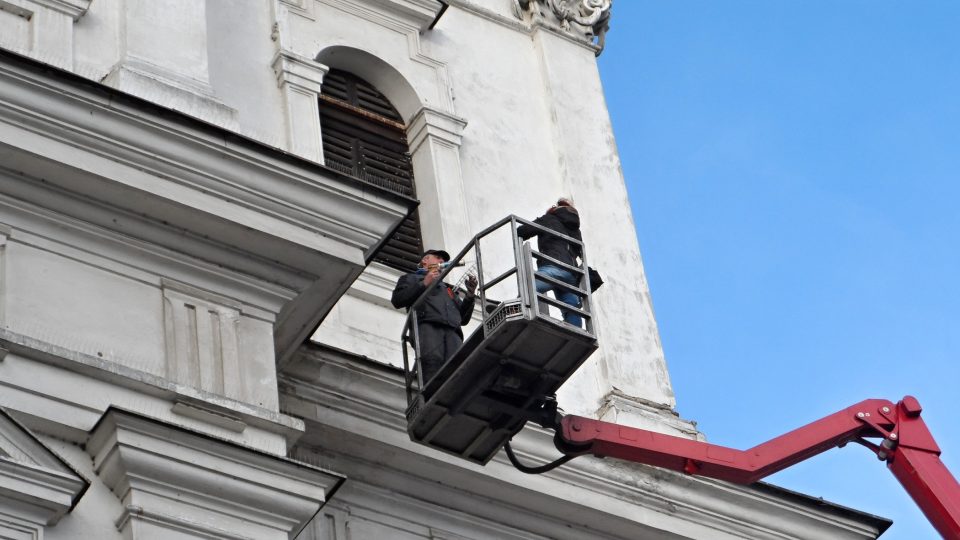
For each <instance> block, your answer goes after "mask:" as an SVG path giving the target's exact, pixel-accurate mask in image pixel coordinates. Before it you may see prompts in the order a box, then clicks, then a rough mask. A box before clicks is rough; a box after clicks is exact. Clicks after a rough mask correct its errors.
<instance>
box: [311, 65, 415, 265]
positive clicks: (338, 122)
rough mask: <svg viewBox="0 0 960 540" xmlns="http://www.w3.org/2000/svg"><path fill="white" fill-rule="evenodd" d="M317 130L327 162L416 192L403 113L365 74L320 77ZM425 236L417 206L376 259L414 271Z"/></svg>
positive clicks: (402, 190)
mask: <svg viewBox="0 0 960 540" xmlns="http://www.w3.org/2000/svg"><path fill="white" fill-rule="evenodd" d="M320 131H321V133H322V134H323V157H324V161H325V162H326V164H327V166H328V167H331V168H333V169H336V170H338V171H340V172H343V173H345V174H349V175H350V176H354V177H356V178H359V179H360V180H363V181H364V182H369V183H371V184H374V185H377V186H380V187H382V188H385V189H388V190H390V191H393V192H396V193H400V194H403V195H406V196H408V197H414V198H415V197H416V189H415V187H414V183H413V166H412V164H411V162H410V147H409V145H408V144H407V133H406V126H404V124H403V118H402V117H401V116H400V114H399V113H398V112H397V110H396V109H395V108H394V107H393V105H391V104H390V101H389V100H387V98H386V97H385V96H384V95H383V94H381V93H380V92H378V91H377V89H376V88H374V87H373V86H371V85H370V84H369V83H367V82H366V81H364V80H363V79H361V78H359V77H356V76H354V75H352V74H350V73H347V72H345V71H340V70H335V69H334V70H330V72H329V73H327V74H326V75H325V76H324V78H323V91H322V93H321V95H320ZM422 253H423V241H422V240H421V236H420V220H419V218H418V216H417V213H416V212H415V213H414V214H413V215H412V216H410V217H409V218H407V219H406V220H404V222H403V224H401V225H400V228H399V229H398V230H397V232H396V233H395V234H394V236H393V237H392V238H390V240H389V241H387V243H386V244H385V245H384V246H383V247H382V248H381V249H380V251H379V252H378V253H377V255H376V256H375V257H374V260H376V261H379V262H382V263H384V264H386V265H387V266H391V267H393V268H397V269H399V270H403V271H405V272H409V271H412V270H413V269H415V268H416V267H417V263H419V262H420V255H421V254H422Z"/></svg>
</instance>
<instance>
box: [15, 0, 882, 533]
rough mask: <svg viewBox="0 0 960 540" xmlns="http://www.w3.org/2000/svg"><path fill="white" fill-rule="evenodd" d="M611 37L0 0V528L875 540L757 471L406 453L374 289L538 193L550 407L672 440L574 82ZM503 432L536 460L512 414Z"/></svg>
mask: <svg viewBox="0 0 960 540" xmlns="http://www.w3.org/2000/svg"><path fill="white" fill-rule="evenodd" d="M611 25H613V26H614V27H615V25H616V16H615V13H614V10H613V8H612V6H611V1H610V0H447V1H439V0H0V539H16V540H20V539H35V540H41V539H46V540H68V539H84V540H85V539H90V540H120V539H125V540H143V539H149V540H161V539H162V540H167V539H172V540H186V539H214V538H216V539H220V538H225V539H255V540H260V539H264V540H274V539H276V540H280V539H291V540H292V539H294V538H299V539H301V540H348V539H349V540H367V539H370V540H385V539H390V540H393V539H397V540H427V539H436V540H521V539H522V540H534V539H548V538H550V539H571V540H573V539H577V540H580V539H610V540H613V539H624V540H626V539H637V538H644V539H664V540H666V539H708V540H714V539H718V540H724V539H744V538H746V539H770V540H774V539H776V540H784V539H791V538H803V539H850V540H854V539H868V538H877V537H878V536H879V535H881V534H882V533H883V531H884V530H885V529H886V528H887V527H888V526H889V521H887V520H885V519H882V518H878V517H875V516H871V515H868V514H865V513H862V512H858V511H855V510H851V509H846V508H843V507H840V506H837V505H832V504H829V503H825V502H824V501H822V500H819V499H814V498H811V497H808V496H805V495H801V494H797V493H792V492H789V491H786V490H783V489H780V488H777V487H775V486H771V485H768V484H757V485H754V486H749V487H744V486H736V485H732V484H727V483H724V482H720V481H716V480H710V479H703V478H698V477H691V476H686V475H683V474H680V473H673V472H670V471H665V470H660V469H657V468H654V467H647V466H643V465H637V464H631V463H626V462H621V461H617V460H612V459H609V460H603V459H595V458H587V457H583V458H578V459H576V460H573V461H571V462H570V463H568V464H566V465H564V466H562V467H560V468H558V469H555V470H553V471H551V472H549V473H545V474H542V475H533V476H531V475H526V474H523V473H521V472H519V471H517V470H516V469H514V468H513V467H512V466H511V464H510V463H509V461H508V460H507V459H506V457H504V456H503V455H502V454H501V455H497V456H496V457H495V458H494V459H493V460H492V461H490V462H489V463H488V464H487V465H485V466H479V465H476V464H472V463H470V462H467V461H464V460H460V459H458V458H456V457H454V456H450V455H448V454H444V453H441V452H438V451H435V450H433V449H430V448H427V447H424V446H421V445H418V444H414V443H413V442H411V441H410V439H409V437H408V435H407V429H406V420H405V417H404V411H405V409H406V407H407V403H406V399H405V394H404V375H403V370H402V365H403V364H402V356H401V344H400V332H401V328H402V325H403V321H404V313H403V312H402V311H399V310H396V309H394V308H393V306H392V305H391V304H390V295H391V292H392V289H393V287H394V284H395V283H396V281H397V279H398V278H399V277H400V276H401V275H402V274H403V273H404V272H405V271H410V270H411V269H412V268H414V266H415V263H416V260H418V259H419V254H420V253H421V252H422V251H423V250H424V249H429V248H435V249H446V250H447V251H450V252H451V253H453V252H456V251H458V250H459V249H460V248H461V247H462V246H464V245H465V244H466V243H467V242H468V241H470V239H471V238H472V237H473V236H474V235H475V234H476V233H477V231H479V230H481V229H483V228H484V227H487V226H489V225H490V224H492V223H494V222H496V221H497V220H499V219H501V218H503V217H504V216H506V215H508V214H516V215H519V216H524V217H527V218H530V219H532V218H533V217H536V216H537V215H539V214H541V213H543V211H544V210H545V208H546V207H548V206H549V205H550V204H552V203H553V202H555V201H556V200H557V198H558V197H559V196H566V197H570V198H572V199H573V200H574V201H575V202H576V204H577V207H578V208H579V209H580V212H581V218H582V221H583V237H584V244H585V246H586V249H587V252H588V255H589V260H590V262H591V264H592V265H593V266H596V267H598V268H599V269H600V270H601V271H602V272H603V273H604V279H605V280H606V282H607V283H606V284H605V285H604V288H603V289H601V290H600V291H599V292H598V293H597V294H596V295H595V296H594V302H593V311H594V314H595V319H594V323H595V325H596V326H595V328H596V334H597V338H598V342H599V345H600V348H599V350H597V352H596V353H594V354H593V355H592V356H591V357H590V359H589V360H588V361H587V362H586V363H585V364H584V365H583V366H582V367H581V368H580V369H579V370H578V371H577V372H576V374H575V375H574V376H573V377H572V378H571V379H570V380H569V381H568V382H567V383H566V384H565V385H564V386H563V388H562V389H561V390H560V392H559V394H558V399H559V402H560V405H561V406H562V407H563V409H564V410H565V411H566V412H568V413H574V414H578V415H582V416H587V417H593V418H599V419H603V420H608V421H612V422H618V423H622V424H626V425H630V426H635V427H640V428H644V429H649V430H654V431H659V432H664V433H669V434H672V435H677V436H682V437H688V438H691V439H702V438H703V436H702V434H700V433H699V432H698V431H697V429H696V426H695V424H694V423H692V422H690V421H687V420H684V419H682V418H680V417H679V416H678V415H677V414H676V413H675V412H674V409H675V407H676V402H675V399H674V395H673V391H672V389H671V385H670V379H669V375H668V371H667V364H666V361H665V359H664V356H663V352H662V349H661V346H660V342H659V336H658V331H657V326H656V322H655V319H654V314H653V308H652V304H651V298H650V293H649V290H648V288H647V285H646V280H645V277H644V272H643V265H642V261H641V257H640V250H639V247H638V244H637V240H636V235H635V232H634V223H633V218H632V216H631V211H630V205H629V202H628V200H627V193H626V188H625V185H624V181H623V177H622V173H621V170H620V165H619V158H618V155H617V150H616V145H615V142H614V139H613V133H612V128H611V125H610V120H609V113H608V111H607V108H606V104H605V102H604V98H603V90H602V87H601V83H600V78H599V74H598V71H597V64H596V56H597V55H598V54H600V53H601V52H602V48H603V46H604V36H605V33H606V32H607V30H608V28H609V27H610V26H611ZM497 256H498V255H497V254H496V251H495V250H494V254H493V255H492V257H493V258H494V259H496V258H497ZM479 317H480V316H479V314H478V315H476V316H475V317H474V323H472V325H471V326H469V327H468V331H469V329H472V328H475V327H476V321H478V320H479ZM513 447H514V449H515V450H516V451H517V453H518V454H520V455H521V456H522V457H523V459H524V460H526V461H528V462H531V463H545V462H548V461H551V460H553V459H555V458H556V457H557V451H556V449H555V448H554V446H553V441H552V433H550V432H549V431H547V430H544V429H541V428H539V427H536V426H532V425H528V426H527V427H526V428H525V429H524V430H523V431H522V432H520V433H519V434H518V435H517V436H516V437H515V438H514V440H513Z"/></svg>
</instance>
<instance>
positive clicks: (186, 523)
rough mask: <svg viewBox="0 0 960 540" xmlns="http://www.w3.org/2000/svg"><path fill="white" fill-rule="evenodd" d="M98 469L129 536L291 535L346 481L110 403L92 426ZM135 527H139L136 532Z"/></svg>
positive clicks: (266, 539)
mask: <svg viewBox="0 0 960 540" xmlns="http://www.w3.org/2000/svg"><path fill="white" fill-rule="evenodd" d="M86 448H87V452H88V453H89V454H90V456H91V457H92V458H93V467H94V471H95V472H96V473H97V475H98V476H99V477H100V479H101V480H103V482H104V483H105V484H106V485H107V487H109V488H110V489H111V490H113V492H114V493H115V494H116V495H117V497H118V498H119V499H120V501H121V503H122V504H123V511H122V512H121V514H120V515H119V516H118V517H117V520H116V524H117V528H118V529H119V530H120V531H121V532H122V533H123V534H124V535H125V536H126V537H128V538H129V537H134V538H137V537H141V535H143V536H144V537H147V538H164V537H166V535H169V534H170V533H169V531H171V530H175V531H180V532H181V534H183V533H186V534H188V535H193V536H196V537H199V538H230V539H236V540H241V539H243V540H247V539H254V538H255V539H258V540H260V539H263V540H287V539H289V538H293V537H295V536H296V535H297V533H298V532H299V531H301V530H302V529H303V527H304V526H306V524H307V523H308V522H309V521H310V519H312V518H313V516H314V515H315V514H316V512H317V511H318V510H319V509H320V508H321V507H322V506H323V505H324V503H325V502H326V501H327V499H328V498H329V497H330V496H331V495H332V494H333V493H334V492H335V491H336V490H337V488H338V487H339V486H340V484H341V483H342V482H343V481H344V477H343V476H341V475H339V474H336V473H333V472H329V471H325V470H322V469H320V468H317V467H312V466H309V465H306V464H303V463H298V462H296V461H293V460H291V459H288V458H285V457H280V456H274V455H269V454H263V453H260V452H257V451H255V450H251V449H249V448H245V447H242V446H237V445H234V444H230V443H228V442H225V441H221V440H218V439H213V438H210V437H208V436H204V435H201V434H199V433H195V432H192V431H189V430H185V429H182V428H179V427H176V426H172V425H169V424H165V423H162V422H160V421H157V420H153V419H150V418H147V417H144V416H140V415H137V414H134V413H130V412H126V411H122V410H119V409H115V408H111V409H108V410H107V412H105V413H104V415H103V417H102V418H101V419H100V422H98V423H97V425H96V426H94V428H93V430H92V431H91V435H90V440H89V441H88V443H87V445H86ZM133 531H136V532H133Z"/></svg>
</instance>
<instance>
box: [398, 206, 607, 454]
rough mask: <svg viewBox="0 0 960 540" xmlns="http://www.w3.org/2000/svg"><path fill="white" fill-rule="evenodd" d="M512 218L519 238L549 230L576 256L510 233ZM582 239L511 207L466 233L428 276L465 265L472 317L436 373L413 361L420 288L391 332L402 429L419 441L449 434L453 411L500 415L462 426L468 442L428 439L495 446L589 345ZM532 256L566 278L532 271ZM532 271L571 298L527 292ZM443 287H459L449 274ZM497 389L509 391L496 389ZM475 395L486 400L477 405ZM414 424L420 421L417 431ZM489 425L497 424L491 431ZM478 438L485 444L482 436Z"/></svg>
mask: <svg viewBox="0 0 960 540" xmlns="http://www.w3.org/2000/svg"><path fill="white" fill-rule="evenodd" d="M521 227H523V231H524V232H525V233H528V234H527V236H528V237H529V238H533V237H537V236H539V237H543V236H552V237H555V238H560V239H562V240H564V241H565V242H568V243H569V244H570V245H571V246H575V247H576V248H578V249H575V250H574V251H579V252H580V253H581V257H580V262H579V264H577V265H569V264H565V263H563V262H561V261H557V260H556V259H553V258H551V257H549V256H547V255H545V254H543V253H541V252H540V251H538V250H537V249H534V248H533V246H532V245H531V242H528V241H526V240H525V239H524V238H521V237H520V236H519V235H518V229H520V228H521ZM583 248H584V246H583V243H582V242H581V241H580V240H577V239H575V238H572V237H569V236H566V235H563V234H560V233H558V232H556V231H553V230H551V229H548V228H546V227H542V226H540V225H539V224H536V223H533V222H531V221H527V220H524V219H522V218H519V217H517V216H508V217H506V218H504V219H502V220H500V221H498V222H497V223H495V224H493V225H491V226H490V227H488V228H486V229H484V230H483V231H481V232H480V233H478V234H477V235H476V236H474V237H473V239H472V240H471V241H470V242H469V243H468V244H467V245H466V246H465V247H464V248H463V249H462V250H461V251H460V252H459V253H458V254H457V255H456V256H454V257H453V258H452V260H451V261H449V264H448V265H447V266H446V267H445V268H444V269H443V270H442V271H441V273H440V277H439V279H438V280H437V283H438V285H437V286H441V285H439V284H440V283H445V282H447V281H446V280H447V279H448V278H449V279H450V280H451V281H452V280H453V278H454V277H456V276H457V275H459V276H460V277H459V281H460V282H462V281H463V280H464V279H465V278H466V276H467V274H474V275H475V276H476V278H477V290H476V297H477V299H478V300H479V303H478V306H479V314H480V325H479V327H478V328H477V329H476V330H474V331H473V332H472V333H471V334H470V335H469V336H468V337H467V339H466V340H464V342H463V345H462V346H461V348H460V350H458V351H457V352H456V353H455V354H453V355H452V356H451V358H449V359H447V361H446V362H445V363H444V365H443V366H442V367H441V368H440V369H439V370H438V372H437V373H436V375H434V376H432V377H431V379H430V380H424V377H423V373H422V370H421V369H420V365H421V362H420V361H419V359H420V358H421V349H420V333H419V330H418V329H419V322H418V311H419V308H420V307H421V306H422V305H423V303H424V302H425V301H426V298H427V295H428V292H429V291H425V292H424V293H423V294H421V296H420V297H419V298H417V300H416V301H415V302H414V303H413V304H412V305H411V307H410V309H409V313H408V315H407V319H406V322H405V325H404V328H403V332H402V335H401V339H402V343H403V362H404V369H405V374H406V375H405V385H406V393H407V405H408V410H407V418H408V420H409V421H410V430H411V438H413V439H414V440H416V441H418V442H422V443H424V444H428V445H433V444H431V442H430V441H431V440H434V438H435V437H436V438H437V440H442V439H444V438H446V439H451V438H453V439H455V438H456V437H457V436H458V434H457V433H458V432H457V429H454V428H451V427H450V426H456V425H457V422H456V420H455V419H454V418H455V417H457V416H458V415H461V416H463V415H466V416H469V417H470V418H471V420H470V422H473V423H474V424H476V423H477V422H479V423H480V424H483V422H488V423H489V422H493V423H494V424H497V425H501V424H502V425H501V426H500V427H491V425H492V424H491V425H486V426H482V429H480V428H478V429H480V431H482V432H484V433H486V435H480V434H474V435H471V437H473V439H471V442H470V444H467V443H463V444H462V445H461V444H453V445H452V446H453V448H451V445H449V444H448V445H444V444H441V443H440V442H438V443H436V446H437V447H438V448H441V449H443V450H444V451H448V452H451V453H454V454H458V455H462V456H463V457H467V458H468V459H472V460H473V461H477V462H480V461H483V459H489V456H487V455H486V453H485V452H486V450H484V452H482V454H483V455H482V456H481V457H477V456H475V455H472V454H471V455H467V454H470V452H471V451H473V449H474V448H476V447H477V446H478V445H479V446H481V447H487V446H489V448H488V450H489V449H494V450H496V449H499V447H497V446H495V445H496V442H497V441H499V440H500V439H501V438H502V437H501V435H502V434H503V433H501V432H505V431H504V430H506V431H513V432H515V431H516V430H519V429H520V428H521V427H522V424H523V423H524V422H525V421H526V416H525V415H528V414H530V411H532V410H533V409H535V408H536V407H537V406H538V403H540V401H542V399H543V398H544V396H545V395H547V394H549V393H552V392H554V391H555V390H556V388H557V387H559V385H560V384H562V383H563V381H565V380H566V378H567V377H569V375H570V374H572V371H573V370H575V369H576V368H577V367H579V365H580V364H582V362H583V361H584V360H585V359H586V357H587V356H589V355H590V354H591V353H592V352H593V351H594V350H595V349H596V336H595V334H594V317H593V311H592V297H591V291H590V286H589V277H588V273H587V265H586V256H585V254H584V249H583ZM535 260H536V261H537V262H538V263H539V266H543V265H546V264H550V265H553V266H556V267H558V268H562V269H564V270H567V271H568V272H569V273H570V274H572V275H573V276H574V280H573V281H574V283H573V284H569V283H565V282H563V281H560V280H558V279H553V278H551V277H549V276H546V275H544V274H538V273H537V271H536V270H535V269H534V261H535ZM488 276H489V277H488ZM538 281H539V282H540V283H542V285H541V288H542V289H543V288H547V287H550V288H553V289H554V290H555V291H556V290H561V291H565V292H569V293H572V294H574V295H576V297H577V299H578V300H579V303H580V306H579V307H578V306H572V305H568V304H566V303H564V302H561V301H559V300H557V299H556V298H551V297H550V296H548V295H547V293H544V292H537V283H538ZM451 287H452V288H453V289H454V290H456V291H457V292H456V293H455V294H460V295H465V294H466V291H465V290H463V289H462V288H461V287H459V283H458V284H457V285H451ZM564 312H567V313H575V314H576V315H578V316H579V317H580V318H581V320H582V321H583V325H582V326H581V327H578V326H575V325H573V324H569V323H566V322H564V320H563V313H564ZM411 353H412V354H411ZM448 383H449V384H448ZM511 385H514V386H516V388H511ZM454 386H457V388H453V387H454ZM461 387H462V388H461ZM507 394H510V395H509V397H504V396H507ZM479 402H483V403H486V405H484V407H481V408H480V409H478V408H477V407H478V406H477V403H479ZM425 407H426V408H427V409H429V410H430V411H431V416H430V418H428V419H425V418H423V417H422V416H423V415H422V414H421V413H423V412H424V410H425ZM481 409H482V411H481V412H476V411H478V410H481ZM470 411H473V412H470ZM497 415H499V416H497ZM495 417H496V421H494V420H493V419H494V418H495ZM478 418H482V419H481V420H478ZM418 419H419V420H418ZM484 419H485V420H484ZM417 422H419V424H417ZM424 422H426V423H427V424H429V429H426V428H422V424H423V423H424ZM451 422H453V423H452V424H451ZM518 423H519V424H518ZM415 424H417V425H421V428H422V429H421V430H419V431H418V430H417V428H416V427H415ZM505 426H506V427H505ZM424 430H426V431H424ZM498 430H499V431H498ZM468 431H469V430H468ZM493 432H497V433H495V434H494V435H491V433H493ZM478 433H479V432H478ZM438 434H439V435H438ZM484 437H486V439H485V438H484ZM491 437H493V438H492V439H491ZM487 439H490V441H489V444H488V443H487V442H485V441H487ZM441 442H442V441H441ZM461 446H463V448H461ZM490 455H492V454H490Z"/></svg>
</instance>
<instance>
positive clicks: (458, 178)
mask: <svg viewBox="0 0 960 540" xmlns="http://www.w3.org/2000/svg"><path fill="white" fill-rule="evenodd" d="M466 126H467V122H466V121H465V120H463V119H462V118H459V117H457V116H454V115H452V114H449V113H445V112H442V111H439V110H436V109H431V108H427V107H424V108H422V109H420V111H419V112H418V113H417V114H416V115H415V116H414V117H413V120H411V121H410V123H409V126H408V127H407V140H408V141H409V143H410V153H411V154H412V155H413V170H414V178H415V182H416V186H417V198H418V199H419V200H420V209H419V211H420V227H421V230H422V232H423V245H424V247H425V248H428V249H438V248H441V247H442V248H443V249H446V250H447V251H449V252H451V253H454V252H456V251H458V250H460V248H462V247H463V246H464V245H465V244H466V243H467V241H468V240H469V239H470V238H471V237H473V234H474V231H473V229H472V227H471V224H472V221H471V219H470V212H469V208H468V206H467V199H466V195H465V193H464V189H463V171H462V169H461V164H460V144H461V143H462V139H463V130H464V128H465V127H466Z"/></svg>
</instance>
